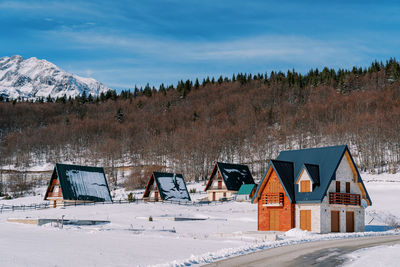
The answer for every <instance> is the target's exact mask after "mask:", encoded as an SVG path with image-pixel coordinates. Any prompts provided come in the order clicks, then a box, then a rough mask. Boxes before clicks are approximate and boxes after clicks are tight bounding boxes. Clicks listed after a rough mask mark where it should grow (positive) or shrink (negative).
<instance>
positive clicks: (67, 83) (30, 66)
mask: <svg viewBox="0 0 400 267" xmlns="http://www.w3.org/2000/svg"><path fill="white" fill-rule="evenodd" d="M108 90H110V88H108V87H107V86H105V85H104V84H102V83H100V82H99V81H97V80H95V79H92V78H82V77H79V76H77V75H74V74H71V73H68V72H66V71H64V70H62V69H60V68H58V67H57V66H56V65H54V64H53V63H50V62H48V61H46V60H40V59H37V58H35V57H32V58H29V59H23V58H22V57H21V56H18V55H16V56H12V57H2V58H0V96H3V97H9V98H12V99H16V98H18V97H23V98H29V99H32V98H38V97H47V96H49V95H50V96H51V97H53V98H56V97H62V96H63V95H66V96H67V97H69V96H71V97H75V96H77V95H81V94H82V93H83V92H86V95H89V94H91V95H92V96H98V95H99V94H100V93H101V92H107V91H108Z"/></svg>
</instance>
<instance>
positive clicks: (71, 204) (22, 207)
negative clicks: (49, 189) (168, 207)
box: [0, 199, 233, 213]
mask: <svg viewBox="0 0 400 267" xmlns="http://www.w3.org/2000/svg"><path fill="white" fill-rule="evenodd" d="M231 201H233V199H230V200H227V201H204V202H191V201H179V200H164V201H162V202H161V201H160V202H152V201H144V200H143V199H133V200H125V199H119V200H113V201H112V202H82V201H69V202H62V203H57V205H56V207H58V208H60V207H61V208H67V207H77V206H95V205H119V204H139V203H163V204H175V205H183V206H205V205H206V206H209V205H219V204H223V203H227V202H231ZM49 208H54V206H53V205H51V204H50V203H39V204H29V205H4V204H0V213H3V212H14V211H27V210H42V209H49Z"/></svg>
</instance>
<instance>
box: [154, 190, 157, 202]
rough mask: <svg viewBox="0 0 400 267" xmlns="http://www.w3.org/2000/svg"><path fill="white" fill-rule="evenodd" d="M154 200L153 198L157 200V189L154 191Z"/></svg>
mask: <svg viewBox="0 0 400 267" xmlns="http://www.w3.org/2000/svg"><path fill="white" fill-rule="evenodd" d="M154 200H155V201H158V192H157V191H156V192H154Z"/></svg>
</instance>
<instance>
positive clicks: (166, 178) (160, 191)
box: [143, 172, 191, 201]
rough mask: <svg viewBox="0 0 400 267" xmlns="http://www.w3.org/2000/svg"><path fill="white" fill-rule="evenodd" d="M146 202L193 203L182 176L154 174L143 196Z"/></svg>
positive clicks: (162, 173) (163, 173)
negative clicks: (173, 201) (174, 201)
mask: <svg viewBox="0 0 400 267" xmlns="http://www.w3.org/2000/svg"><path fill="white" fill-rule="evenodd" d="M143 199H144V200H146V201H160V200H163V201H164V200H177V201H191V199H190V195H189V192H188V190H187V188H186V183H185V179H183V176H182V174H175V173H165V172H153V173H152V174H151V176H150V179H149V181H148V183H147V186H146V190H145V191H144V194H143Z"/></svg>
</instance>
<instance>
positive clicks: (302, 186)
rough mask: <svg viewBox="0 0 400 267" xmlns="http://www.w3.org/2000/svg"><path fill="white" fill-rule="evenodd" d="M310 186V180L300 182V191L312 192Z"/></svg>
mask: <svg viewBox="0 0 400 267" xmlns="http://www.w3.org/2000/svg"><path fill="white" fill-rule="evenodd" d="M310 187H311V186H310V181H301V182H300V192H311V190H310Z"/></svg>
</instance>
